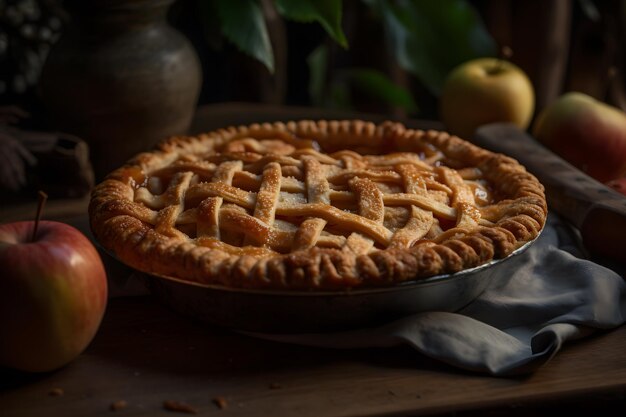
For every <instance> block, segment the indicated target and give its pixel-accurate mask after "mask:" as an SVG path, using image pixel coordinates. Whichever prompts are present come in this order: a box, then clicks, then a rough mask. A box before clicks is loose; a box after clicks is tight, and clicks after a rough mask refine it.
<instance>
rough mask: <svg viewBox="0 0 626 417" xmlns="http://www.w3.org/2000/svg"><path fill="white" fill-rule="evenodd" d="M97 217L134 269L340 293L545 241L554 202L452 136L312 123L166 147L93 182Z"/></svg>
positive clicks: (398, 127) (112, 248)
mask: <svg viewBox="0 0 626 417" xmlns="http://www.w3.org/2000/svg"><path fill="white" fill-rule="evenodd" d="M89 214H90V221H91V228H92V230H93V233H94V236H95V238H96V240H97V241H98V242H99V243H100V244H101V245H102V246H103V247H104V248H105V249H106V250H107V251H109V252H110V253H112V254H113V255H114V256H116V257H117V258H118V259H120V260H121V261H122V262H124V263H125V264H127V265H129V266H131V267H133V268H135V269H137V270H139V271H143V272H146V273H152V274H157V275H164V276H169V277H175V278H178V279H180V280H184V281H190V282H196V283H201V284H212V285H219V286H226V287H232V288H254V289H285V290H296V289H297V290H338V289H354V288H366V287H377V286H378V287H379V286H389V285H394V284H396V283H400V282H406V281H414V280H420V279H424V278H427V277H432V276H435V275H440V274H452V273H456V272H459V271H463V270H466V269H469V268H473V267H476V266H479V265H482V264H485V263H488V262H490V261H492V260H495V259H500V258H505V257H507V256H508V255H510V254H511V253H512V252H513V251H515V250H516V249H517V248H519V247H521V246H522V245H524V244H525V243H527V242H530V241H532V240H534V239H535V238H536V237H537V236H538V235H539V233H540V232H541V230H542V228H543V225H544V223H545V221H546V215H547V205H546V199H545V194H544V188H543V186H542V185H541V184H540V183H539V181H538V180H537V179H536V178H535V177H534V176H533V175H531V174H530V173H528V172H527V171H526V169H525V168H524V167H523V166H522V165H520V164H519V163H518V162H517V161H516V160H514V159H512V158H509V157H507V156H505V155H501V154H495V153H492V152H490V151H487V150H485V149H481V148H479V147H477V146H475V145H473V144H471V143H470V142H467V141H465V140H463V139H460V138H458V137H456V136H451V135H449V134H447V133H445V132H441V131H422V130H414V129H408V128H406V127H405V126H404V125H402V124H400V123H395V122H389V121H388V122H384V123H381V124H374V123H370V122H365V121H361V120H342V121H311V120H303V121H293V122H288V123H282V122H277V123H264V124H253V125H249V126H240V127H230V128H227V129H221V130H217V131H214V132H210V133H206V134H201V135H197V136H185V137H172V138H169V139H167V140H164V141H163V142H162V143H160V144H159V145H158V146H157V147H156V148H155V149H154V150H152V151H150V152H145V153H141V154H139V155H137V156H135V157H134V158H133V159H131V160H130V161H129V162H128V163H126V164H125V165H124V166H122V167H120V168H119V169H117V170H115V171H114V172H112V173H110V174H109V175H108V176H107V178H106V179H105V180H104V181H103V182H101V183H100V184H98V185H97V186H96V187H95V188H94V190H93V193H92V196H91V202H90V206H89Z"/></svg>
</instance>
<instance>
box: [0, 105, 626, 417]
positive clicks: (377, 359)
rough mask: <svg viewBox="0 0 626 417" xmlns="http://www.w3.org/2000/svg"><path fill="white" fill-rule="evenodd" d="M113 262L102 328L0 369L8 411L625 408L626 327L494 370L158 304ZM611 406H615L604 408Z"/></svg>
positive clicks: (262, 113)
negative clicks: (527, 369) (174, 405)
mask: <svg viewBox="0 0 626 417" xmlns="http://www.w3.org/2000/svg"><path fill="white" fill-rule="evenodd" d="M253 110H254V106H243V105H229V106H218V107H209V108H204V109H201V110H200V112H199V115H200V116H201V117H200V118H199V119H198V120H197V122H196V124H195V128H196V129H197V130H205V129H207V128H210V127H213V126H215V123H218V121H219V120H221V121H222V122H224V124H226V122H225V120H241V119H240V118H238V116H237V115H236V114H237V113H238V114H240V115H241V114H245V115H247V117H249V118H250V119H251V120H252V119H253V117H254V116H253V115H254V113H252V111H253ZM292 110H293V113H290V114H287V116H293V117H294V118H297V117H300V116H299V114H300V113H298V112H299V111H301V109H295V110H294V109H292ZM274 111H276V112H279V113H273V112H274ZM257 114H258V115H259V118H260V119H264V118H265V119H266V120H271V119H272V117H277V116H276V115H277V114H280V115H282V116H285V111H284V109H271V108H266V107H264V108H262V109H258V108H257ZM311 117H315V116H314V115H313V116H311ZM229 118H230V119H229ZM246 122H248V120H242V121H241V123H246ZM67 203H68V202H65V203H60V202H57V203H56V204H57V206H56V209H57V211H54V216H52V217H55V218H57V219H61V220H63V221H67V222H69V223H72V224H75V225H77V226H78V227H80V228H82V229H83V230H85V231H86V233H88V230H86V229H87V226H86V216H85V211H84V210H85V209H86V200H80V201H79V200H76V201H73V202H72V203H71V204H67ZM53 204H55V203H54V202H53ZM63 207H65V208H66V209H65V211H64V210H63ZM30 211H33V212H34V207H33V206H32V204H30V203H24V205H23V206H19V207H17V206H12V207H6V206H3V207H2V208H1V210H0V222H4V221H9V220H15V219H17V218H27V217H29V216H30ZM109 271H110V273H109V279H110V282H111V288H112V291H111V294H112V298H111V299H110V300H109V304H108V306H107V313H106V315H105V318H104V321H103V323H102V325H101V328H100V330H99V332H98V334H97V336H96V338H95V339H94V340H93V342H92V343H91V344H90V346H89V347H88V348H87V350H86V351H85V352H84V353H83V354H82V355H81V356H79V357H78V358H77V359H76V360H75V361H74V362H72V363H71V364H70V365H68V366H67V367H65V368H63V369H60V370H58V371H56V372H52V373H49V374H44V375H24V374H19V373H15V372H12V371H9V370H6V369H5V370H0V416H1V417H13V416H56V415H59V416H98V415H111V413H115V414H119V415H129V416H131V415H132V416H143V415H146V416H147V415H149V416H165V415H173V414H172V412H171V411H167V410H165V409H164V408H163V403H164V401H168V400H172V401H180V402H184V403H186V404H188V405H190V406H192V407H193V408H194V409H195V410H196V411H197V412H198V413H199V414H202V415H209V414H212V413H213V414H218V413H226V414H227V415H241V416H292V415H297V416H299V417H305V416H383V415H384V416H400V415H410V416H414V415H452V414H453V415H456V416H459V415H460V416H474V415H485V414H487V413H488V414H489V415H491V416H503V415H507V416H508V415H514V416H520V415H539V416H543V415H546V416H547V415H554V413H555V412H558V413H559V414H561V413H563V412H571V413H574V412H580V411H583V412H584V411H587V412H588V413H589V414H591V412H592V411H593V412H594V414H596V412H597V410H598V408H601V409H602V410H603V411H602V415H607V416H612V415H615V416H618V415H619V416H622V415H624V412H625V411H626V397H625V396H626V327H625V326H622V327H620V328H618V329H616V330H613V331H611V332H605V333H597V334H596V335H594V336H592V337H589V338H586V339H583V340H580V341H577V342H569V343H567V344H566V345H565V347H564V349H563V350H562V351H561V352H559V353H558V354H557V355H556V357H554V358H553V359H552V360H551V361H550V362H548V363H547V364H546V365H545V366H543V367H542V368H541V369H539V370H538V371H537V372H535V373H534V374H532V375H530V376H526V377H519V378H494V377H490V376H485V375H479V374H475V373H469V372H464V371H462V370H458V369H456V368H452V367H450V366H446V365H444V364H442V363H440V362H437V361H434V360H431V359H429V358H427V357H424V356H421V355H419V354H417V353H416V352H415V351H413V350H412V349H411V348H409V347H396V348H385V349H362V350H345V351H342V350H332V349H320V348H310V347H303V346H296V345H288V344H280V343H276V342H270V341H266V340H261V339H256V338H252V337H248V336H245V335H242V334H238V333H235V332H232V331H229V330H227V329H221V328H217V327H212V326H209V325H206V324H203V323H197V322H194V321H192V320H190V319H188V318H185V317H181V316H178V315H177V314H175V313H173V312H171V311H170V310H168V309H167V308H165V307H164V306H162V305H160V304H158V303H157V302H156V301H155V300H154V299H153V298H152V297H151V296H150V295H147V294H145V293H144V291H143V287H141V286H139V285H136V284H137V283H136V282H133V281H132V280H130V281H128V280H127V279H126V278H127V276H128V275H127V273H128V271H127V270H125V269H124V268H119V267H118V268H117V269H115V268H110V269H109ZM128 294H134V295H133V296H128ZM61 392H62V395H54V394H60V393H61ZM218 399H219V401H218ZM122 400H123V401H125V402H126V407H125V408H123V409H120V410H118V411H112V410H111V408H110V407H111V404H113V403H115V402H119V401H122ZM220 401H221V404H222V405H223V406H225V407H226V408H224V409H221V408H220V407H219V406H218V404H217V403H218V402H220ZM609 405H610V406H612V407H613V408H614V411H611V412H609V411H604V410H606V407H607V406H609Z"/></svg>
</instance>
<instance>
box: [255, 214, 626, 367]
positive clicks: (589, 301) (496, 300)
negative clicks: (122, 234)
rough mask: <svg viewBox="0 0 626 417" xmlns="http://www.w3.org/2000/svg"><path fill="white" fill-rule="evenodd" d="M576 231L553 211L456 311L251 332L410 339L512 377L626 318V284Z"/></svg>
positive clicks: (344, 339)
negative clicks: (320, 329) (333, 327)
mask: <svg viewBox="0 0 626 417" xmlns="http://www.w3.org/2000/svg"><path fill="white" fill-rule="evenodd" d="M580 248H581V246H580V245H579V241H578V240H577V236H576V234H575V233H574V232H573V231H572V230H571V229H570V228H569V227H568V226H567V225H566V224H565V223H564V222H563V221H562V220H560V219H559V218H558V217H557V216H556V215H552V214H551V215H550V216H549V217H548V223H547V224H546V226H545V228H544V231H543V233H542V234H541V236H540V237H539V239H538V240H537V241H536V242H535V244H533V245H532V246H531V247H530V248H529V249H528V250H527V251H525V252H524V253H523V254H521V255H518V256H517V257H515V258H514V259H511V260H510V261H508V262H510V268H509V269H506V268H501V271H500V272H498V274H499V276H496V277H494V278H493V280H492V282H491V284H490V286H489V287H488V288H487V289H486V290H485V291H484V292H483V293H482V294H481V295H480V296H479V297H478V298H476V299H475V300H474V301H473V302H472V303H470V304H469V305H468V306H466V307H464V308H463V309H461V310H459V311H457V312H455V313H450V312H439V311H432V312H427V313H419V314H415V315H412V316H409V317H406V318H403V319H400V320H397V321H394V322H391V323H388V324H386V325H383V326H380V327H376V328H369V329H360V330H353V331H347V332H337V333H324V334H297V335H293V334H289V335H276V334H271V335H270V334H259V333H247V334H249V335H252V336H255V337H261V338H265V339H270V340H274V341H280V342H287V343H295V344H302V345H309V346H319V347H328V348H343V349H353V348H368V347H387V346H395V345H400V344H409V345H410V346H412V347H414V348H415V349H416V351H418V352H420V353H422V354H424V355H427V356H429V357H432V358H435V359H438V360H441V361H443V362H446V363H448V364H450V365H453V366H456V367H459V368H463V369H467V370H472V371H477V372H483V373H488V374H492V375H499V376H507V375H518V374H525V373H531V372H533V371H535V370H536V369H538V368H539V367H540V366H541V365H543V364H545V363H546V362H548V361H549V360H550V359H551V358H552V357H553V356H554V355H555V354H556V353H557V352H558V351H559V350H560V349H561V347H562V345H563V343H565V342H567V341H569V340H574V339H577V338H580V337H584V336H588V335H590V334H593V333H594V332H595V331H597V330H598V329H604V330H608V329H614V328H616V327H618V326H620V325H622V324H624V322H625V320H626V282H625V281H624V279H622V277H621V276H620V275H618V274H617V273H616V272H614V271H612V270H611V269H608V268H605V267H603V266H601V265H599V264H596V263H593V262H591V261H588V260H585V259H583V256H584V255H583V251H582V250H581V249H580Z"/></svg>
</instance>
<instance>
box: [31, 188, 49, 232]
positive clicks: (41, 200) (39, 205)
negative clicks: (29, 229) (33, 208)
mask: <svg viewBox="0 0 626 417" xmlns="http://www.w3.org/2000/svg"><path fill="white" fill-rule="evenodd" d="M38 194H39V202H38V203H37V215H36V217H35V227H34V228H33V236H32V237H31V239H30V240H31V242H34V241H35V238H36V237H37V229H39V221H40V220H41V213H42V212H43V206H45V205H46V200H48V194H46V193H44V192H43V191H39V193H38Z"/></svg>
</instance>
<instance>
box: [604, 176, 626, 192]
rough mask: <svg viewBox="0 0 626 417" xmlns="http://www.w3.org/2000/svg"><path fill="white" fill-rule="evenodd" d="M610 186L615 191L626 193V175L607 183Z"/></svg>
mask: <svg viewBox="0 0 626 417" xmlns="http://www.w3.org/2000/svg"><path fill="white" fill-rule="evenodd" d="M606 185H608V186H609V187H611V188H613V189H614V190H615V191H617V192H619V193H622V194H624V195H626V177H622V178H616V179H614V180H611V181H609V182H607V183H606Z"/></svg>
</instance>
